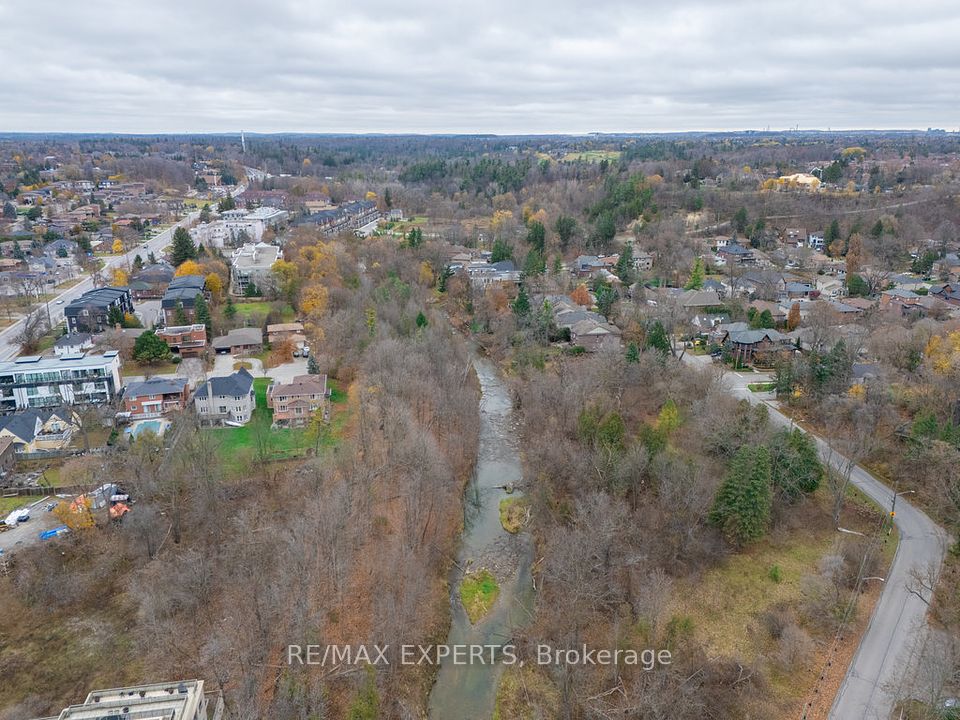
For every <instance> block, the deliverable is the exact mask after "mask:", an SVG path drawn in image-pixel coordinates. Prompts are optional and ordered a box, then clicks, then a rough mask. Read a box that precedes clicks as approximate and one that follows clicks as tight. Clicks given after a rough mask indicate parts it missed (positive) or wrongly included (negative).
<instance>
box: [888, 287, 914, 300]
mask: <svg viewBox="0 0 960 720" xmlns="http://www.w3.org/2000/svg"><path fill="white" fill-rule="evenodd" d="M883 294H884V295H888V296H890V297H899V298H908V299H914V298H918V297H920V296H919V295H917V294H916V293H915V292H914V291H913V290H901V289H900V288H893V290H884V291H883Z"/></svg>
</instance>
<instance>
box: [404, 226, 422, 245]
mask: <svg viewBox="0 0 960 720" xmlns="http://www.w3.org/2000/svg"><path fill="white" fill-rule="evenodd" d="M406 240H407V247H411V248H418V247H420V246H421V245H423V230H421V229H420V228H412V229H411V230H410V232H408V233H407V237H406Z"/></svg>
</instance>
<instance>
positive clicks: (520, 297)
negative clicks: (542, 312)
mask: <svg viewBox="0 0 960 720" xmlns="http://www.w3.org/2000/svg"><path fill="white" fill-rule="evenodd" d="M510 308H511V309H512V310H513V314H514V315H516V316H517V317H518V318H520V319H521V320H523V319H525V318H527V317H528V316H529V315H530V296H529V295H527V289H526V288H525V287H524V286H523V285H521V286H520V292H518V293H517V297H515V298H514V300H513V302H512V303H510Z"/></svg>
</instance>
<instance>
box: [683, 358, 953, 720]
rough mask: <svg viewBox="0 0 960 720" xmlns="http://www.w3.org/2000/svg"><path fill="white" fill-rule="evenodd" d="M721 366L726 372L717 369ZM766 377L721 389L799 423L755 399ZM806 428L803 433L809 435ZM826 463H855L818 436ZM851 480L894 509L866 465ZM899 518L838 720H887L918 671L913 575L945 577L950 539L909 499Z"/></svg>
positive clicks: (835, 711) (836, 705) (918, 609)
mask: <svg viewBox="0 0 960 720" xmlns="http://www.w3.org/2000/svg"><path fill="white" fill-rule="evenodd" d="M683 359H684V362H685V363H686V364H688V365H692V366H694V367H701V368H704V367H710V366H711V365H713V363H711V362H710V359H709V358H706V362H704V358H703V357H695V356H692V355H684V358H683ZM716 367H718V368H719V367H720V366H719V365H717V366H716ZM764 377H768V376H764V375H763V374H761V373H737V372H724V373H723V376H722V378H721V384H722V385H723V387H725V388H726V389H727V390H728V392H730V393H731V394H732V395H734V396H735V397H738V398H745V399H747V400H748V401H750V402H751V403H760V402H765V403H766V405H767V406H768V409H769V411H770V420H771V422H773V423H774V424H775V425H779V426H781V427H790V426H793V422H792V421H791V420H790V418H788V417H787V416H786V415H784V414H783V413H781V412H780V411H779V410H777V409H776V407H774V405H773V404H772V403H770V402H769V401H765V400H764V399H763V398H760V397H757V395H756V394H755V393H752V392H750V390H749V388H747V384H748V383H751V382H763V381H764V379H763V378H764ZM801 429H802V428H801ZM811 435H812V436H813V438H814V440H815V441H816V443H817V449H818V450H819V452H820V457H821V458H822V459H823V460H824V462H832V463H833V465H834V466H835V467H838V468H839V467H841V466H843V465H845V464H846V463H847V462H848V461H847V460H846V459H845V458H844V457H843V456H841V455H839V454H838V453H836V452H831V451H830V447H829V445H828V444H827V443H826V442H825V441H824V440H823V439H822V438H820V437H818V436H816V435H813V434H812V433H811ZM850 481H851V482H852V483H853V485H855V486H856V487H857V489H859V490H861V491H862V492H863V493H864V494H866V495H867V496H869V497H870V498H871V499H872V500H873V501H874V502H875V503H877V504H878V505H879V506H880V507H881V508H890V507H892V506H893V501H894V492H893V490H891V489H890V488H888V487H887V486H886V485H884V484H883V483H881V482H880V481H879V480H877V479H876V478H875V477H873V476H872V475H871V474H870V473H868V472H867V471H866V470H864V469H863V468H862V467H860V466H859V465H855V466H854V467H853V470H852V472H851V475H850ZM896 507H897V513H896V516H895V517H894V522H895V523H896V526H897V530H898V531H899V532H900V544H899V546H898V547H897V552H896V555H895V556H894V559H893V564H892V565H891V567H890V571H889V572H888V573H887V578H886V582H885V583H884V585H883V592H882V593H881V595H880V600H879V601H878V602H877V606H876V608H874V611H873V616H872V617H871V618H870V624H869V626H868V627H867V630H866V632H865V633H864V635H863V637H862V638H861V639H860V647H859V648H858V649H857V653H856V655H854V657H853V660H852V661H851V663H850V667H849V668H847V674H846V676H845V677H844V679H843V683H842V684H841V685H840V689H839V690H838V691H837V695H836V698H835V699H834V702H833V708H832V709H831V710H830V720H887V718H889V717H890V714H891V713H892V712H893V707H894V705H895V703H896V701H897V699H898V698H897V692H898V688H900V687H902V686H903V682H904V680H905V679H907V680H909V679H911V678H912V674H913V672H914V671H915V670H916V665H917V660H918V653H919V650H920V645H921V643H922V642H923V639H924V637H925V636H926V629H927V604H926V603H925V602H924V601H923V600H922V599H921V598H920V597H918V596H917V595H915V594H913V593H911V592H910V591H909V590H908V589H907V584H908V582H909V581H910V579H911V577H912V572H914V571H917V572H920V573H922V574H925V572H926V570H927V568H928V567H932V568H933V570H934V571H935V573H936V575H937V576H939V574H940V569H941V568H942V566H943V559H944V556H945V555H946V551H947V545H948V542H949V537H948V536H947V534H946V532H944V530H943V529H942V528H940V527H939V526H938V525H937V524H936V523H934V522H933V521H932V520H931V519H930V518H929V517H927V516H926V515H925V514H924V513H923V512H922V511H920V510H919V509H917V508H916V507H915V506H913V505H911V504H910V503H909V502H908V501H907V500H906V499H904V498H903V497H899V498H898V499H897V502H896Z"/></svg>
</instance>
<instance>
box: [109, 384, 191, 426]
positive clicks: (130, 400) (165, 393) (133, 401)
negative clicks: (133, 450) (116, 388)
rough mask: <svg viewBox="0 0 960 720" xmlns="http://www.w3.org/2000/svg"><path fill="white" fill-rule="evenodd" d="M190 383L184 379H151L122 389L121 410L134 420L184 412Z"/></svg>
mask: <svg viewBox="0 0 960 720" xmlns="http://www.w3.org/2000/svg"><path fill="white" fill-rule="evenodd" d="M189 395H190V382H189V381H188V380H187V378H184V377H159V376H158V377H152V378H147V379H146V380H143V381H142V382H132V383H129V384H128V385H126V386H124V388H123V409H124V411H125V412H128V413H130V417H131V418H133V419H135V420H144V419H147V418H158V417H162V416H163V415H166V414H168V413H171V412H179V411H181V410H185V409H186V407H187V401H188V398H189Z"/></svg>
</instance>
